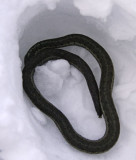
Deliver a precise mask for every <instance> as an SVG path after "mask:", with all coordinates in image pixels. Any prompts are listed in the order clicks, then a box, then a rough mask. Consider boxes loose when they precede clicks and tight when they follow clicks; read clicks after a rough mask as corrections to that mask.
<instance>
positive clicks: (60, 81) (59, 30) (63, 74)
mask: <svg viewBox="0 0 136 160" xmlns="http://www.w3.org/2000/svg"><path fill="white" fill-rule="evenodd" d="M0 24H1V25H0V102H1V103H0V104H1V105H0V106H1V107H0V114H1V115H0V160H37V159H38V160H69V159H70V160H128V159H130V160H136V152H135V146H136V125H135V124H136V116H135V115H136V83H135V82H136V70H135V68H136V45H135V44H136V0H96V1H93V0H84V1H83V0H73V1H72V0H69V1H66V0H29V1H28V0H22V1H18V0H10V1H8V0H5V1H1V5H0ZM71 33H80V34H85V35H87V36H89V37H91V38H92V39H94V40H96V41H97V42H98V43H99V44H101V45H102V46H103V47H104V48H105V49H106V50H107V52H108V53H109V55H110V57H111V59H112V61H113V64H114V69H115V83H114V88H113V99H114V103H115V106H116V109H117V112H118V115H119V118H120V125H121V132H120V137H119V140H118V142H117V143H116V145H115V146H114V147H113V148H112V149H111V150H109V151H108V152H105V153H102V154H99V155H92V154H86V153H83V152H80V151H78V150H76V149H74V148H73V147H71V146H70V145H69V144H68V143H67V142H66V141H65V139H64V138H63V136H62V135H61V133H60V132H59V130H58V128H57V127H56V125H55V124H54V122H53V121H52V120H51V119H50V118H49V117H47V116H46V115H44V114H43V113H42V112H40V111H39V110H38V109H37V108H36V107H35V106H34V105H33V104H32V103H31V101H30V100H29V98H28V97H27V95H26V94H25V92H24V91H23V87H22V69H23V63H24V56H25V54H26V53H27V51H28V49H29V48H30V47H31V46H32V45H34V44H35V43H36V42H38V41H40V40H44V39H49V38H55V37H60V36H64V35H67V34H71ZM65 49H66V50H68V51H70V52H73V53H75V54H77V55H79V56H80V57H81V58H83V59H84V60H85V61H86V62H87V63H88V64H89V66H90V67H91V69H92V71H93V73H94V75H95V77H96V80H97V83H98V85H99V82H100V74H101V71H100V68H99V66H98V64H97V62H96V60H95V59H94V58H93V56H92V55H91V54H89V53H88V52H87V51H86V50H85V49H83V48H80V47H65ZM34 76H35V77H34V78H35V83H36V85H37V88H38V89H39V90H40V92H41V93H42V94H43V96H44V97H45V98H47V99H48V100H49V101H50V102H52V103H53V104H54V105H55V106H56V107H57V108H58V109H60V110H61V111H62V112H63V113H64V114H65V115H66V116H67V117H68V119H69V120H70V122H71V123H72V125H73V127H74V128H75V130H76V131H77V132H78V133H79V134H81V135H83V136H84V137H86V138H89V139H98V138H100V137H102V136H103V134H104V132H105V122H104V119H103V118H101V119H100V118H98V117H97V114H96V112H95V109H94V105H93V102H92V99H91V96H90V93H89V91H88V87H87V84H86V81H85V78H84V77H83V75H82V74H81V73H80V72H79V71H78V70H77V69H75V68H74V67H73V66H71V65H70V64H69V63H68V62H67V61H66V60H57V61H49V62H47V63H46V64H44V65H43V66H41V67H37V68H36V71H35V75H34Z"/></svg>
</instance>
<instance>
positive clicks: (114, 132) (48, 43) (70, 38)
mask: <svg viewBox="0 0 136 160" xmlns="http://www.w3.org/2000/svg"><path fill="white" fill-rule="evenodd" d="M73 45H76V46H80V47H83V48H85V49H87V50H88V51H89V52H90V53H91V54H92V55H93V56H94V57H95V58H96V60H97V61H98V63H99V65H100V68H101V81H100V87H99V90H98V87H97V84H96V81H95V78H94V76H93V74H92V71H91V69H90V68H89V67H88V65H87V64H86V63H85V62H84V61H83V60H82V59H81V58H80V57H78V56H76V55H74V54H72V53H69V52H68V51H64V50H62V49H58V48H61V47H65V46H73ZM55 59H66V60H68V61H69V63H70V64H72V65H74V66H75V67H76V68H77V69H79V70H80V71H81V72H82V73H83V75H84V76H85V79H86V82H87V85H88V88H89V91H90V93H91V95H92V99H93V102H94V105H95V109H96V112H97V114H98V116H99V117H101V116H102V114H103V117H104V119H105V123H106V132H105V134H104V136H103V137H102V138H100V139H98V140H89V139H86V138H84V137H82V136H81V135H79V134H78V133H77V132H76V131H75V130H74V128H73V127H72V125H71V124H70V122H69V120H68V119H67V118H66V116H65V115H64V114H63V113H62V112H61V111H60V110H58V109H57V108H56V107H55V106H54V105H53V104H51V103H50V102H49V101H48V100H46V99H45V98H43V96H42V95H41V93H40V91H39V90H38V89H37V88H36V85H35V84H34V79H33V75H34V71H35V67H36V66H39V65H42V64H44V63H46V62H47V61H49V60H55ZM113 81H114V70H113V65H112V61H111V59H110V57H109V55H108V54H107V52H106V51H105V50H104V49H103V48H102V47H101V46H100V45H99V44H98V43H97V42H95V41H94V40H92V39H91V38H89V37H87V36H84V35H81V34H71V35H67V36H64V37H60V38H55V39H50V40H44V41H41V42H38V43H36V44H35V45H34V46H33V47H31V48H30V50H29V51H28V53H27V54H26V56H25V67H24V69H23V87H24V90H25V92H26V93H27V95H28V96H29V98H30V99H31V101H32V102H33V103H34V104H35V105H36V106H37V107H38V108H39V109H40V110H41V111H42V112H44V113H45V114H46V115H48V116H49V117H50V118H51V119H52V120H53V121H54V122H55V124H56V125H57V127H58V128H59V130H60V131H61V133H62V135H63V136H64V138H65V139H66V140H67V141H68V142H69V143H70V144H71V145H72V146H74V147H75V148H77V149H79V150H81V151H85V152H87V153H102V152H105V151H107V150H109V149H110V148H111V147H112V146H113V145H114V144H115V143H116V141H117V139H118V137H119V132H120V125H119V119H118V115H117V112H116V109H115V107H114V103H113V100H112V95H111V94H112V87H113Z"/></svg>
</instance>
